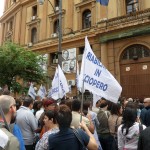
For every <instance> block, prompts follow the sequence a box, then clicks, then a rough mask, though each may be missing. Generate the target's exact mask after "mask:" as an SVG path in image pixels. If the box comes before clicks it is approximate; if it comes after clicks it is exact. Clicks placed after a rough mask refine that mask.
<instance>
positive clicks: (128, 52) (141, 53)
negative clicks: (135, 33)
mask: <svg viewBox="0 0 150 150" xmlns="http://www.w3.org/2000/svg"><path fill="white" fill-rule="evenodd" d="M144 57H150V50H149V49H148V48H147V47H146V46H143V45H140V44H135V45H131V46H129V47H127V48H126V49H125V50H124V52H123V54H122V60H129V59H138V58H144Z"/></svg>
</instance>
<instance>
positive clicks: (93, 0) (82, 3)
mask: <svg viewBox="0 0 150 150" xmlns="http://www.w3.org/2000/svg"><path fill="white" fill-rule="evenodd" d="M92 2H95V3H96V1H95V0H85V1H82V2H80V3H78V4H76V5H75V7H76V8H78V7H83V6H85V5H87V4H89V3H92Z"/></svg>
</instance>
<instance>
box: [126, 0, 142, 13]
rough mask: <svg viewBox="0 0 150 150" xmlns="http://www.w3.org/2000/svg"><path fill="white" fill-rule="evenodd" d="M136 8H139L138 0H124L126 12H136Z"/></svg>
mask: <svg viewBox="0 0 150 150" xmlns="http://www.w3.org/2000/svg"><path fill="white" fill-rule="evenodd" d="M138 10H139V4H138V0H126V11H127V14H128V13H131V12H136V11H138Z"/></svg>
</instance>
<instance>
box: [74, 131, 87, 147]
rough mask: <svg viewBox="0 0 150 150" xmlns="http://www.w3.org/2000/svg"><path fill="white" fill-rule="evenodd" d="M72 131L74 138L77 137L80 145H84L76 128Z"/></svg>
mask: <svg viewBox="0 0 150 150" xmlns="http://www.w3.org/2000/svg"><path fill="white" fill-rule="evenodd" d="M73 133H74V134H75V136H76V138H77V139H78V141H79V142H80V143H81V145H82V147H85V145H84V144H83V141H82V139H81V136H80V135H79V132H78V130H76V129H73Z"/></svg>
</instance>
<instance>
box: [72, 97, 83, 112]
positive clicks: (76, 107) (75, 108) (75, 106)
mask: <svg viewBox="0 0 150 150" xmlns="http://www.w3.org/2000/svg"><path fill="white" fill-rule="evenodd" d="M80 107H81V101H79V100H77V99H75V100H73V101H72V111H79V110H80Z"/></svg>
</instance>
